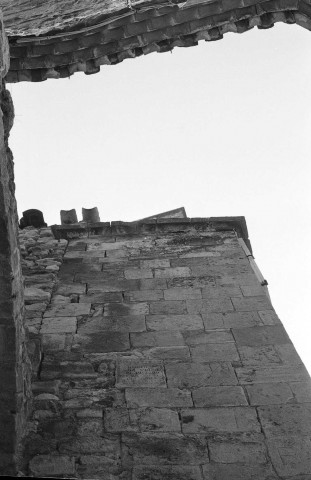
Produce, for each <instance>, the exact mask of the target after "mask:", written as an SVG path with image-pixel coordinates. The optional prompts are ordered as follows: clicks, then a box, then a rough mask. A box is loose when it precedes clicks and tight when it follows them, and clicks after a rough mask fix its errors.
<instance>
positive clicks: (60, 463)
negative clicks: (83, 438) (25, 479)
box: [29, 455, 76, 477]
mask: <svg viewBox="0 0 311 480" xmlns="http://www.w3.org/2000/svg"><path fill="white" fill-rule="evenodd" d="M29 470H30V473H31V474H32V475H33V476H34V477H51V476H56V477H71V476H75V473H76V468H75V459H74V457H68V456H67V455H36V456H35V457H34V458H33V459H32V460H30V462H29Z"/></svg>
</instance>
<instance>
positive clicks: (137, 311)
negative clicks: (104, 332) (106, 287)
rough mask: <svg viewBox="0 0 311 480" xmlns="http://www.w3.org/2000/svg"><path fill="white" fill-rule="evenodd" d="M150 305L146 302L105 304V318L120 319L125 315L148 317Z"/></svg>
mask: <svg viewBox="0 0 311 480" xmlns="http://www.w3.org/2000/svg"><path fill="white" fill-rule="evenodd" d="M148 313H149V305H148V303H146V302H140V303H127V304H126V303H105V305H104V316H105V317H119V316H123V315H147V314H148Z"/></svg>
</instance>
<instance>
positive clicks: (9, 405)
mask: <svg viewBox="0 0 311 480" xmlns="http://www.w3.org/2000/svg"><path fill="white" fill-rule="evenodd" d="M8 65H9V57H8V43H7V40H6V38H5V34H4V28H3V24H2V22H1V18H0V77H1V78H0V82H1V83H0V107H1V110H0V472H1V474H5V473H6V474H11V475H14V474H16V468H17V464H18V462H19V448H18V447H19V441H20V439H21V437H22V435H23V431H24V429H25V423H26V418H27V415H28V410H29V399H30V375H29V362H28V357H27V352H26V346H25V342H26V332H25V329H24V324H23V318H24V301H23V283H22V274H21V268H20V254H19V246H18V239H17V231H18V226H17V210H16V201H15V196H14V190H15V186H14V174H13V157H12V152H11V150H10V149H9V146H8V137H9V132H10V129H11V127H12V124H13V118H14V111H13V104H12V100H11V97H10V94H9V92H8V91H7V90H6V88H5V85H4V83H3V80H2V77H3V76H4V75H5V74H6V72H7V69H8Z"/></svg>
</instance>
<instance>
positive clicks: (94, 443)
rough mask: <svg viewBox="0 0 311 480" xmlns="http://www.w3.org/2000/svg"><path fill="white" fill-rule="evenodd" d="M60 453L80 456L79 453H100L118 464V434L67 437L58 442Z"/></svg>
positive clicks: (119, 452) (119, 455)
mask: <svg viewBox="0 0 311 480" xmlns="http://www.w3.org/2000/svg"><path fill="white" fill-rule="evenodd" d="M59 451H60V453H69V454H74V455H77V456H80V454H82V455H83V454H91V455H94V454H95V455H96V454H100V455H101V456H102V458H103V459H104V458H107V459H109V460H110V461H111V462H115V465H118V464H119V462H120V457H121V451H120V438H119V435H115V434H112V435H109V434H105V435H101V436H100V437H98V436H96V435H92V436H89V437H74V438H67V439H66V440H64V441H61V442H60V444H59Z"/></svg>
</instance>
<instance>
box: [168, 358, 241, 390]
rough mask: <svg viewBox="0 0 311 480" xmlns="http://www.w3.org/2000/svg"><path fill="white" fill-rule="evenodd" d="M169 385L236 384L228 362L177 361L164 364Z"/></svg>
mask: <svg viewBox="0 0 311 480" xmlns="http://www.w3.org/2000/svg"><path fill="white" fill-rule="evenodd" d="M165 369H166V375H167V381H168V386H169V387H177V388H191V387H203V386H209V385H237V383H238V382H237V379H236V376H235V374H234V370H233V368H232V366H231V365H230V364H229V363H216V362H215V363H211V364H204V363H178V364H173V365H167V366H166V368H165Z"/></svg>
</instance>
